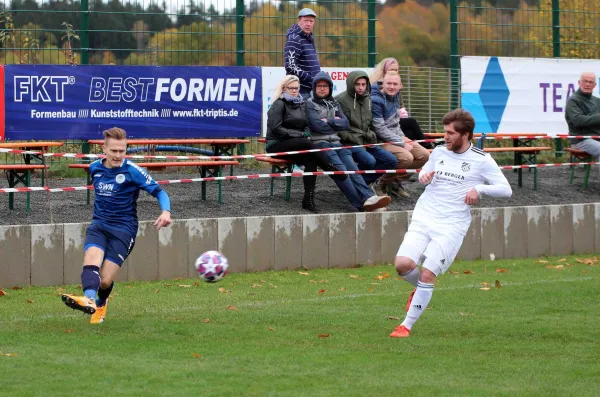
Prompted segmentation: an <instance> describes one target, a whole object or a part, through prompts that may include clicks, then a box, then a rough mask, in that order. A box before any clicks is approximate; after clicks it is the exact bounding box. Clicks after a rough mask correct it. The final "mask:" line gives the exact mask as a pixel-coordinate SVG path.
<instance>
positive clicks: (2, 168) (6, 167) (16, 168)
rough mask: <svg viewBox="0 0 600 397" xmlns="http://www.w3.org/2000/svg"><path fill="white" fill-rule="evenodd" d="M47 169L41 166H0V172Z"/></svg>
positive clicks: (45, 166)
mask: <svg viewBox="0 0 600 397" xmlns="http://www.w3.org/2000/svg"><path fill="white" fill-rule="evenodd" d="M41 169H48V166H47V165H42V164H0V170H14V171H17V170H41Z"/></svg>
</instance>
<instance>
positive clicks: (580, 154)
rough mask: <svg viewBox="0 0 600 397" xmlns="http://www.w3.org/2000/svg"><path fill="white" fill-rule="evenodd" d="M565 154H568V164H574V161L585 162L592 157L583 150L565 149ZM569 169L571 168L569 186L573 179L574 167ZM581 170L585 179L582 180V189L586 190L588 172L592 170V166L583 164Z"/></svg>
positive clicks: (588, 179) (588, 177) (588, 180)
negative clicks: (583, 171)
mask: <svg viewBox="0 0 600 397" xmlns="http://www.w3.org/2000/svg"><path fill="white" fill-rule="evenodd" d="M565 152H568V153H569V163H574V162H575V159H577V160H581V161H583V162H587V161H589V160H590V159H591V158H592V156H591V155H590V154H589V153H588V152H586V151H584V150H577V149H573V148H565ZM570 168H571V178H570V179H569V184H571V185H572V184H573V178H574V177H575V166H574V165H572V166H571V167H570ZM583 169H584V170H585V178H584V180H583V188H584V189H587V188H588V186H589V182H590V171H591V170H592V165H591V164H584V166H583Z"/></svg>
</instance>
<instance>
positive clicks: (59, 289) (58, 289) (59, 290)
mask: <svg viewBox="0 0 600 397" xmlns="http://www.w3.org/2000/svg"><path fill="white" fill-rule="evenodd" d="M62 291H64V289H63V288H60V287H58V288H57V289H56V292H62Z"/></svg>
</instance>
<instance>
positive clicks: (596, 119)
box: [565, 90, 600, 143]
mask: <svg viewBox="0 0 600 397" xmlns="http://www.w3.org/2000/svg"><path fill="white" fill-rule="evenodd" d="M565 120H567V125H568V126H569V135H600V98H598V97H595V96H593V95H591V94H590V95H586V94H583V93H582V92H581V90H577V91H576V92H575V93H574V94H573V95H571V96H570V97H569V100H568V101H567V108H566V109H565ZM581 141H582V139H577V140H576V142H581ZM576 142H572V143H576Z"/></svg>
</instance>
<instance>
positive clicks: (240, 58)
mask: <svg viewBox="0 0 600 397" xmlns="http://www.w3.org/2000/svg"><path fill="white" fill-rule="evenodd" d="M245 16H246V12H245V8H244V0H236V2H235V53H236V57H235V59H236V65H237V66H244V53H245V51H244V18H245Z"/></svg>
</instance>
